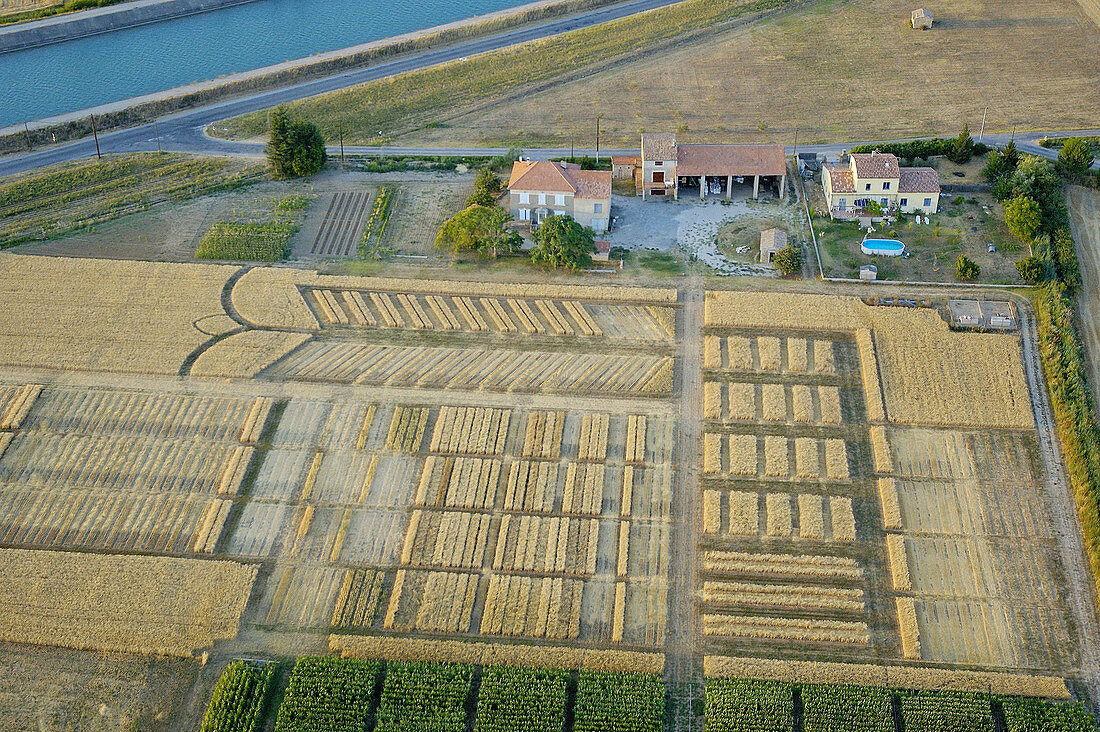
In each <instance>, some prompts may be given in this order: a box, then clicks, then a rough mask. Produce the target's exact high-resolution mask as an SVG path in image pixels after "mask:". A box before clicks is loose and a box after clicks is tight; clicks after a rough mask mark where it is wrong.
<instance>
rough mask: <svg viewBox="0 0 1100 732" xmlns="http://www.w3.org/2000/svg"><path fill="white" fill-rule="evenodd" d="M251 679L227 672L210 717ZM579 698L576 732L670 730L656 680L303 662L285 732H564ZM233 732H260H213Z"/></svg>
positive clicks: (282, 718) (285, 710)
mask: <svg viewBox="0 0 1100 732" xmlns="http://www.w3.org/2000/svg"><path fill="white" fill-rule="evenodd" d="M241 673H242V670H241V668H240V667H239V666H238V665H237V664H231V666H230V668H229V669H227V671H226V673H225V675H224V676H223V681H221V682H219V685H218V689H216V690H215V694H214V699H213V700H212V702H211V708H210V710H209V711H208V712H207V716H208V717H209V716H211V715H212V714H215V713H217V714H222V712H221V710H222V709H223V708H225V707H227V706H228V704H227V703H226V702H225V701H224V699H226V698H230V697H231V690H232V689H237V688H241V684H242V682H240V681H238V680H237V679H238V676H239V675H240V674H241ZM230 679H231V680H232V683H230ZM379 683H381V693H380V695H377V696H376V688H377V686H378V684H379ZM574 683H575V684H576V686H575V689H574V688H573V684H574ZM223 685H224V686H225V687H226V691H221V688H222V686H223ZM473 687H476V688H477V693H476V699H475V698H473V696H472V693H471V689H472V688H473ZM571 694H575V700H574V704H573V710H572V712H573V730H575V732H661V730H662V729H663V728H664V719H665V688H664V681H663V679H662V678H661V677H660V676H656V675H651V674H637V673H604V672H596V671H581V672H579V673H578V672H571V671H563V670H558V669H543V668H523V667H513V666H484V667H475V666H469V665H463V664H454V663H424V662H406V661H390V662H387V663H385V664H383V663H381V662H377V661H361V660H355V659H345V658H332V657H327V656H321V657H312V656H303V657H302V658H299V659H298V662H297V663H296V664H295V666H294V670H293V672H292V673H291V676H290V682H289V684H288V686H287V690H286V694H285V695H284V697H283V701H282V705H281V707H280V708H279V713H278V717H277V719H276V722H275V732H345V731H348V732H350V731H351V730H363V729H366V728H367V727H368V725H372V726H371V729H374V730H376V732H465V730H466V729H467V720H468V717H469V716H470V714H471V713H473V714H474V715H475V716H474V727H473V729H474V732H564V730H565V728H566V726H567V718H568V717H569V708H568V707H569V700H570V696H571ZM232 698H236V697H232ZM242 706H243V705H242ZM262 706H263V705H262V704H260V707H259V708H261V709H262ZM215 707H216V709H217V711H215ZM375 707H376V708H375ZM250 719H252V718H251V717H250ZM231 729H232V730H236V729H240V730H250V732H251V728H249V727H243V726H242V727H212V728H211V731H213V730H219V731H220V730H231ZM203 732H208V731H207V728H206V727H205V726H204V727H203Z"/></svg>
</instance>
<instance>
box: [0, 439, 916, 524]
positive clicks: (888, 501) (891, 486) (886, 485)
mask: <svg viewBox="0 0 1100 732" xmlns="http://www.w3.org/2000/svg"><path fill="white" fill-rule="evenodd" d="M0 454H3V453H2V452H0ZM878 496H879V502H880V503H881V504H882V523H883V526H884V527H885V528H887V529H893V530H895V531H896V530H900V529H901V527H902V525H901V503H900V501H899V500H898V484H897V481H895V480H894V479H893V478H879V479H878Z"/></svg>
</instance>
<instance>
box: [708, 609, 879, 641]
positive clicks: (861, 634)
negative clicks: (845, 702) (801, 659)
mask: <svg viewBox="0 0 1100 732" xmlns="http://www.w3.org/2000/svg"><path fill="white" fill-rule="evenodd" d="M703 635H710V636H722V637H726V638H743V639H748V640H779V641H803V642H807V643H827V644H831V643H844V644H851V645H867V644H869V643H870V642H871V634H870V631H869V629H868V628H867V623H864V622H861V621H847V620H811V619H807V618H768V617H761V616H758V615H710V614H708V615H704V616H703Z"/></svg>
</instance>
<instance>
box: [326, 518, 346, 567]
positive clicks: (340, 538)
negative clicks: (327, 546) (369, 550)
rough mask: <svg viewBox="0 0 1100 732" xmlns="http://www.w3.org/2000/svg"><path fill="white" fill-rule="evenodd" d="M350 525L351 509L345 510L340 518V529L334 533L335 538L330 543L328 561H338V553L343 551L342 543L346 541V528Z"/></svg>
mask: <svg viewBox="0 0 1100 732" xmlns="http://www.w3.org/2000/svg"><path fill="white" fill-rule="evenodd" d="M350 524H351V509H350V508H345V509H344V515H343V516H342V517H341V518H340V528H339V529H338V530H337V531H336V538H335V539H334V540H333V542H332V551H331V552H330V553H329V561H330V562H336V561H339V559H340V552H342V551H343V549H344V541H345V540H346V539H347V535H348V526H349V525H350Z"/></svg>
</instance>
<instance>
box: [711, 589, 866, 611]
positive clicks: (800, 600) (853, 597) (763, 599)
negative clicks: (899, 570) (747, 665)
mask: <svg viewBox="0 0 1100 732" xmlns="http://www.w3.org/2000/svg"><path fill="white" fill-rule="evenodd" d="M701 599H702V600H703V602H706V603H711V604H715V605H742V606H746V607H754V608H756V607H774V608H783V609H787V610H817V611H829V612H849V613H862V612H863V611H864V610H865V609H866V605H865V603H864V598H863V590H861V589H858V588H845V587H826V586H822V585H805V584H800V585H776V584H766V583H761V582H704V583H703V592H702V595H701Z"/></svg>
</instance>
